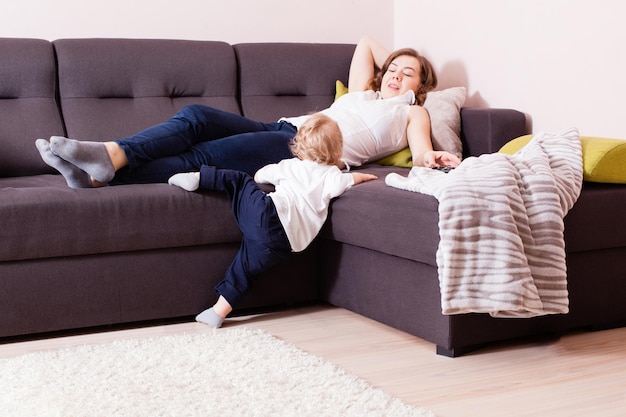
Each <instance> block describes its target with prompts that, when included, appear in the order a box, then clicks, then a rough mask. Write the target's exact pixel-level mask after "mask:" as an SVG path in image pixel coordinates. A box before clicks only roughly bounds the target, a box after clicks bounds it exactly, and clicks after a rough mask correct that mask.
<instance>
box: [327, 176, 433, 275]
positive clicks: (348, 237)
mask: <svg viewBox="0 0 626 417" xmlns="http://www.w3.org/2000/svg"><path fill="white" fill-rule="evenodd" d="M359 171H364V172H369V173H372V174H374V175H377V176H378V179H377V180H375V181H368V182H365V183H363V184H359V185H356V186H354V187H352V188H350V189H349V190H348V191H346V192H345V193H344V194H342V195H341V197H339V198H338V199H336V200H334V201H333V203H332V207H331V212H330V215H329V218H328V221H327V223H326V226H325V228H324V229H323V231H322V235H323V236H324V237H326V238H329V239H333V240H336V241H338V242H342V243H347V244H350V245H354V246H358V247H363V248H367V249H371V250H376V251H379V252H381V253H386V254H389V255H394V256H399V257H402V258H406V259H411V260H414V261H417V262H422V263H427V264H430V265H433V266H436V265H435V255H436V251H437V247H438V245H439V229H438V222H439V212H438V207H439V203H438V202H437V200H436V199H435V198H434V197H432V196H429V195H425V194H419V193H410V192H407V191H403V190H399V189H397V188H393V187H389V186H388V185H386V184H385V176H386V175H387V174H388V173H390V172H396V173H399V174H400V175H407V174H408V173H409V170H408V169H406V168H398V167H389V166H380V165H373V164H370V165H366V166H364V167H363V168H360V169H359ZM407 242H411V243H407Z"/></svg>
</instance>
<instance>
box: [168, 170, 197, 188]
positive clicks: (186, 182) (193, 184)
mask: <svg viewBox="0 0 626 417" xmlns="http://www.w3.org/2000/svg"><path fill="white" fill-rule="evenodd" d="M167 183H168V184H169V185H175V186H177V187H180V188H182V189H183V190H187V191H196V190H197V189H198V187H200V173H199V172H183V173H181V174H174V175H172V176H171V177H170V179H169V180H168V181H167Z"/></svg>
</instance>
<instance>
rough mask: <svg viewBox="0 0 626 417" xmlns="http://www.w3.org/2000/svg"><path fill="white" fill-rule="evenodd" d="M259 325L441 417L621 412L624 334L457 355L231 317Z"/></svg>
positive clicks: (364, 329) (353, 324) (359, 328)
mask: <svg viewBox="0 0 626 417" xmlns="http://www.w3.org/2000/svg"><path fill="white" fill-rule="evenodd" d="M238 326H244V327H249V328H261V329H264V330H267V331H268V332H270V333H272V334H274V335H275V336H276V337H279V338H281V339H284V340H286V341H288V342H290V343H292V344H294V345H296V346H298V347H300V348H301V349H303V350H305V351H307V352H310V353H312V354H314V355H317V356H321V357H323V358H325V359H326V360H328V361H330V362H333V363H335V364H336V365H338V366H340V367H342V368H344V369H346V370H347V371H349V372H352V373H354V374H356V375H358V376H359V377H361V378H363V379H365V380H367V381H368V382H370V383H371V384H373V385H375V386H377V387H379V388H381V389H383V390H385V391H386V392H388V393H390V394H392V395H394V396H396V397H398V398H401V399H402V400H404V401H405V402H407V403H411V404H415V405H419V406H422V407H425V408H428V409H430V410H432V411H433V412H434V413H436V414H437V415H438V416H439V417H475V416H479V417H492V416H493V417H502V416H507V417H526V416H533V417H534V416H551V417H577V416H580V417H583V416H585V417H587V416H608V417H618V416H619V417H622V416H625V415H626V328H623V329H614V330H606V331H601V332H593V333H590V332H580V333H571V334H568V335H566V336H563V337H561V338H560V339H552V340H544V341H539V342H526V343H515V344H498V345H494V346H491V347H489V348H486V349H482V350H479V351H477V352H474V353H471V354H469V355H466V356H463V357H460V358H454V359H451V358H447V357H442V356H437V355H436V354H435V346H434V345H433V344H431V343H428V342H426V341H424V340H421V339H419V338H416V337H413V336H411V335H408V334H406V333H403V332H400V331H397V330H395V329H392V328H390V327H387V326H385V325H382V324H380V323H377V322H375V321H372V320H369V319H366V318H364V317H362V316H359V315H357V314H354V313H352V312H349V311H346V310H344V309H340V308H335V307H330V306H316V307H305V308H298V309H293V310H288V311H281V312H275V313H267V314H261V315H255V316H247V317H239V318H233V319H229V320H227V323H226V325H225V326H224V329H228V328H234V327H238ZM208 331H211V330H210V329H208V328H207V327H206V326H204V325H202V324H198V323H195V322H190V323H181V324H171V325H162V326H153V327H146V328H139V329H132V330H119V331H110V332H102V333H93V334H87V335H77V336H67V337H57V338H53V339H43V340H35V341H27V342H20V343H10V344H4V345H0V358H7V357H13V356H17V355H20V354H24V353H27V352H35V351H41V350H48V349H58V348H64V347H70V346H76V345H81V344H95V343H105V342H108V341H111V340H115V339H121V338H135V337H154V336H160V335H169V334H180V333H201V332H208Z"/></svg>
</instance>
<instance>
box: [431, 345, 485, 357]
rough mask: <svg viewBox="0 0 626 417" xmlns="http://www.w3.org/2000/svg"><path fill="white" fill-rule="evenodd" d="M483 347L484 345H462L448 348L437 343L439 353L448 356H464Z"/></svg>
mask: <svg viewBox="0 0 626 417" xmlns="http://www.w3.org/2000/svg"><path fill="white" fill-rule="evenodd" d="M481 347H483V345H473V346H461V347H457V348H451V349H447V348H444V347H443V346H439V345H437V355H441V356H447V357H448V358H458V357H459V356H463V355H465V354H467V353H470V352H473V351H475V350H478V349H480V348H481Z"/></svg>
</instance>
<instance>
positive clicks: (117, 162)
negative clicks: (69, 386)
mask: <svg viewBox="0 0 626 417" xmlns="http://www.w3.org/2000/svg"><path fill="white" fill-rule="evenodd" d="M377 68H380V70H379V71H376V69H377ZM349 77H350V79H349V85H348V90H349V94H346V95H344V96H343V97H341V98H340V99H339V100H337V101H336V102H335V103H334V104H333V105H332V106H331V107H330V108H329V109H326V110H324V111H322V113H325V114H326V115H328V116H329V117H331V118H332V119H333V120H335V121H336V122H337V123H338V124H339V127H340V129H341V131H342V134H343V137H344V153H343V157H342V161H343V164H342V165H343V166H358V165H362V164H363V163H366V162H369V161H372V160H376V159H379V158H381V157H383V156H386V155H389V154H391V153H393V152H396V151H398V150H400V149H402V148H404V147H406V146H407V143H408V145H409V147H410V148H411V152H412V155H413V161H414V164H415V165H420V166H443V165H451V166H456V165H458V164H459V163H460V160H459V158H457V157H456V156H454V155H452V154H450V153H448V152H445V151H433V148H432V143H431V140H430V118H429V116H428V112H427V111H426V110H425V109H424V108H423V107H421V105H422V104H423V102H424V100H425V96H426V93H427V92H428V91H430V90H432V89H433V88H435V86H436V84H437V78H436V76H435V73H434V70H433V69H432V66H431V64H430V63H429V62H428V60H426V59H425V58H424V57H422V56H420V55H419V54H417V52H415V51H414V50H411V49H402V50H399V51H396V52H395V53H393V54H391V55H389V54H388V52H387V51H386V50H385V48H384V47H382V46H381V45H380V44H379V43H378V42H376V41H375V40H374V39H372V38H370V37H364V38H363V39H361V40H360V41H359V43H358V44H357V47H356V49H355V52H354V55H353V59H352V63H351V65H350V74H349ZM413 104H418V105H413ZM308 117H309V116H301V117H295V118H285V119H281V120H280V121H278V122H276V123H261V122H257V121H254V120H250V119H248V118H245V117H242V116H239V115H236V114H232V113H227V112H223V111H221V110H218V109H214V108H211V107H207V106H200V105H192V106H187V107H185V108H183V109H182V110H181V111H180V112H179V113H178V114H176V115H175V116H174V117H173V118H171V119H170V120H168V121H166V122H164V123H162V124H159V125H156V126H153V127H151V128H148V129H146V130H144V131H142V132H140V133H138V134H136V135H133V136H131V137H128V138H125V139H121V140H116V141H112V142H104V143H101V142H85V141H77V140H72V139H67V138H63V137H58V136H53V137H52V138H51V139H50V142H48V141H46V140H44V139H38V140H37V141H36V146H37V148H38V149H39V152H40V154H41V156H42V158H43V160H44V161H45V162H46V163H47V164H48V165H50V166H52V167H53V168H55V169H57V170H58V171H59V172H61V174H63V176H64V177H65V179H66V181H67V183H68V185H69V186H70V187H72V188H85V187H92V186H93V187H98V186H102V185H106V184H121V183H152V182H167V180H168V179H169V178H170V177H171V176H172V175H174V174H176V173H180V172H190V171H198V170H199V169H200V167H201V166H203V165H209V166H214V167H216V168H221V169H222V168H223V169H234V170H240V171H244V172H247V173H249V174H251V175H254V173H255V172H256V171H257V170H258V169H260V168H261V167H262V166H265V165H267V164H270V163H275V162H278V161H280V160H282V159H286V158H291V157H293V155H292V154H291V152H290V150H289V142H290V140H291V139H292V138H293V137H294V136H295V134H296V132H297V128H298V126H300V125H302V123H304V122H305V121H306V119H307V118H308Z"/></svg>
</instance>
